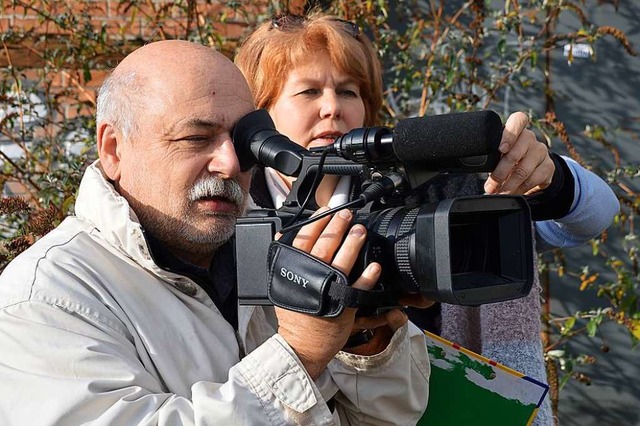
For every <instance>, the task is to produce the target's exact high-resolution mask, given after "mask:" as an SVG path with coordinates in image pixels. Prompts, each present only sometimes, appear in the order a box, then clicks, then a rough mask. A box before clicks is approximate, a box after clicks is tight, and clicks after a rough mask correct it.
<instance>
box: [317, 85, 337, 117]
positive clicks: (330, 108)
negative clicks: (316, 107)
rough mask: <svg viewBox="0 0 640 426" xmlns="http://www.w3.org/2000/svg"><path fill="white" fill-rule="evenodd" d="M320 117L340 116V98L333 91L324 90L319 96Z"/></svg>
mask: <svg viewBox="0 0 640 426" xmlns="http://www.w3.org/2000/svg"><path fill="white" fill-rule="evenodd" d="M321 102H322V104H321V106H320V117H321V118H340V115H341V113H342V106H341V105H340V99H338V96H337V95H336V93H335V92H332V91H331V92H330V91H326V92H325V93H323V95H322V98H321Z"/></svg>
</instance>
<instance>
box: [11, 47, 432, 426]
mask: <svg viewBox="0 0 640 426" xmlns="http://www.w3.org/2000/svg"><path fill="white" fill-rule="evenodd" d="M252 109H253V102H252V99H251V95H250V92H249V89H248V87H247V85H246V82H245V81H244V79H243V77H242V75H241V74H240V72H239V71H238V70H237V68H235V66H234V65H233V64H232V62H231V61H229V60H228V59H226V58H225V57H224V56H223V55H221V54H219V53H216V52H214V51H212V50H211V49H208V48H206V47H204V46H200V45H197V44H193V43H189V42H185V41H163V42H157V43H152V44H149V45H146V46H144V47H142V48H140V49H138V50H137V51H135V52H134V53H132V54H131V55H129V56H128V57H127V58H125V59H124V60H123V61H122V63H121V64H120V65H118V67H117V68H116V69H115V70H114V72H113V73H112V75H111V76H110V77H109V78H108V79H107V81H105V83H104V85H103V87H102V88H101V90H100V93H99V96H98V111H97V148H98V154H99V160H98V161H97V162H96V163H94V164H93V165H91V166H90V167H89V168H88V169H87V171H86V172H85V175H84V177H83V180H82V183H81V185H80V189H79V193H78V198H77V202H76V216H74V217H70V218H67V219H66V220H65V221H64V222H63V223H62V224H61V225H60V226H59V227H58V228H56V229H55V230H54V231H53V232H51V233H50V234H48V235H47V236H45V237H43V238H42V239H41V240H40V241H38V242H37V243H36V244H34V246H32V247H31V248H30V249H29V250H27V251H26V252H24V253H23V254H22V255H21V256H19V257H18V258H17V259H16V260H15V261H14V262H12V263H11V264H10V265H9V266H8V267H7V268H6V270H5V272H4V273H3V274H2V276H1V277H0V348H2V350H0V378H1V380H0V423H1V424H11V425H14V424H15V425H18V424H30V425H33V424H57V425H60V424H69V425H77V424H85V423H92V424H109V425H112V424H118V425H125V424H126V425H133V424H194V423H198V424H220V425H231V424H251V425H254V424H314V425H315V424H339V423H342V424H411V423H415V422H416V421H417V419H418V418H419V417H420V415H421V414H422V412H423V411H424V409H425V406H426V401H427V397H428V391H427V387H428V376H429V364H428V359H427V356H426V348H425V342H424V340H423V336H422V334H421V333H420V332H419V330H418V329H417V328H415V327H414V326H412V325H410V324H407V321H406V316H405V315H404V314H402V313H400V312H399V311H392V312H391V313H390V314H388V315H387V316H385V317H383V318H373V319H358V320H356V319H355V313H354V310H353V309H346V310H345V312H344V313H343V314H342V315H340V316H339V317H337V318H333V319H328V318H317V317H313V316H309V315H304V314H299V313H294V312H290V311H284V310H275V311H274V310H273V309H272V308H246V307H242V308H238V307H237V305H236V299H235V296H234V292H235V282H234V280H235V275H234V269H233V267H234V265H233V263H232V262H233V258H232V256H231V255H230V251H229V250H230V243H228V242H227V241H228V240H229V238H230V237H231V235H232V233H233V228H234V223H235V219H236V217H237V216H238V215H240V214H241V212H242V211H243V208H244V204H245V201H246V197H247V195H246V194H247V190H248V186H249V180H250V176H249V174H248V173H242V172H241V171H240V167H239V164H238V159H237V157H236V154H235V151H234V147H233V143H232V140H231V137H230V132H231V129H232V127H233V125H234V123H235V122H236V121H237V120H238V119H239V118H240V117H242V116H243V115H244V114H246V113H248V112H250V111H251V110H252ZM350 219H351V215H350V213H349V212H347V211H344V212H341V213H340V214H337V215H335V216H334V217H333V218H331V219H330V220H329V219H328V218H327V219H325V220H321V221H318V222H315V223H314V224H312V225H309V226H307V227H305V228H303V229H302V230H301V231H300V233H299V234H298V237H297V238H296V239H295V240H294V242H293V245H294V246H296V247H297V248H299V249H300V250H303V251H306V252H309V253H311V255H313V256H315V257H317V258H319V259H320V260H323V261H324V262H327V263H331V264H332V266H334V267H336V268H338V269H341V270H342V271H344V272H346V273H348V272H349V270H350V269H351V266H352V265H353V263H354V262H355V257H356V256H357V253H358V252H359V250H360V248H361V247H362V244H363V241H364V238H365V236H364V233H365V230H364V228H363V227H362V226H354V227H352V228H351V230H350V231H349V226H350ZM347 231H349V232H348V234H347V236H346V238H345V239H344V242H341V241H342V236H343V235H344V234H345V233H347ZM379 273H380V268H379V266H378V265H375V264H373V265H372V266H370V267H368V268H367V269H366V270H365V271H364V272H363V274H362V276H361V277H360V278H359V279H358V280H357V281H356V282H355V283H354V284H353V286H354V287H357V288H361V289H369V288H371V287H372V286H373V285H374V283H375V281H376V279H377V277H378V276H379ZM274 312H275V314H276V316H277V322H276V318H274V315H273V313H274ZM360 328H376V330H384V329H388V330H390V333H384V332H382V333H377V334H376V338H375V339H374V341H372V342H371V343H370V344H365V345H362V346H359V347H357V348H356V349H355V350H353V351H352V353H347V352H343V351H340V349H341V348H342V347H343V346H344V345H345V342H346V341H347V339H348V337H349V334H350V333H351V332H352V330H358V329H360ZM276 331H277V333H276ZM356 353H357V354H359V355H357V354H356Z"/></svg>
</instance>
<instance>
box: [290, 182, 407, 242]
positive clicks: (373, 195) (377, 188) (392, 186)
mask: <svg viewBox="0 0 640 426" xmlns="http://www.w3.org/2000/svg"><path fill="white" fill-rule="evenodd" d="M401 184H402V175H400V174H399V173H396V172H392V173H389V174H387V175H384V176H381V177H379V178H378V179H376V180H374V181H372V183H371V184H370V185H368V186H367V187H366V188H365V189H364V190H363V191H362V194H360V196H359V197H358V198H356V199H355V200H353V201H349V202H348V203H344V204H341V205H339V206H337V207H334V208H332V209H329V210H327V211H325V212H322V213H320V214H317V215H315V216H312V217H310V218H308V219H305V220H302V221H300V222H296V223H294V224H293V225H290V226H287V227H285V228H282V229H281V230H280V232H281V233H282V234H286V233H288V232H291V231H295V230H296V229H300V228H302V227H303V226H305V225H308V224H310V223H313V222H315V221H316V220H319V219H322V218H323V217H326V216H329V215H332V214H334V213H336V212H338V211H340V210H343V209H348V208H357V207H363V206H365V205H366V204H367V203H369V202H371V201H375V200H379V199H380V198H382V197H383V196H385V195H387V194H390V193H391V192H393V191H394V190H396V189H397V188H398V187H399V186H400V185H401ZM303 207H304V206H303Z"/></svg>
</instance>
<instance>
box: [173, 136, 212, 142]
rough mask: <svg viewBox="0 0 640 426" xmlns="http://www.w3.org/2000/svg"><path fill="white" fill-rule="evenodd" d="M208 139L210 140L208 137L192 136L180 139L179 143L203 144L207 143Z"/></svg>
mask: <svg viewBox="0 0 640 426" xmlns="http://www.w3.org/2000/svg"><path fill="white" fill-rule="evenodd" d="M210 139H211V138H210V137H209V136H204V135H193V136H187V137H184V138H180V140H181V141H185V142H192V143H205V142H208V141H209V140H210Z"/></svg>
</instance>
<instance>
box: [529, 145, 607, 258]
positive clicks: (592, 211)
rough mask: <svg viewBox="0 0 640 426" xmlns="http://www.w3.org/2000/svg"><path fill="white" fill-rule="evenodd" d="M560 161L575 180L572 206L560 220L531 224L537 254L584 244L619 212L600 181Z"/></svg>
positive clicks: (590, 174)
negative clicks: (533, 228)
mask: <svg viewBox="0 0 640 426" xmlns="http://www.w3.org/2000/svg"><path fill="white" fill-rule="evenodd" d="M562 158H563V159H564V161H566V163H567V165H568V166H569V169H571V173H572V175H573V178H574V180H575V188H574V197H573V204H572V205H571V210H569V213H568V214H567V215H566V216H565V217H563V218H562V219H556V220H544V221H539V222H535V227H536V234H537V248H538V251H544V250H549V249H552V248H564V247H576V246H579V245H581V244H584V243H586V242H587V241H589V240H590V239H592V238H593V237H595V236H596V235H598V234H599V233H601V232H602V231H604V230H605V229H607V228H608V227H609V225H611V223H612V221H613V219H614V217H615V215H616V214H618V211H619V210H620V202H619V201H618V199H617V197H616V195H615V194H614V192H613V190H612V189H611V188H610V187H609V185H608V184H607V183H606V182H605V181H604V180H603V179H601V178H600V177H599V176H598V175H596V174H595V173H593V172H590V171H589V170H587V169H585V168H583V167H582V166H580V165H579V164H578V163H577V162H575V161H574V160H572V159H570V158H568V157H564V156H563V157H562Z"/></svg>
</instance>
